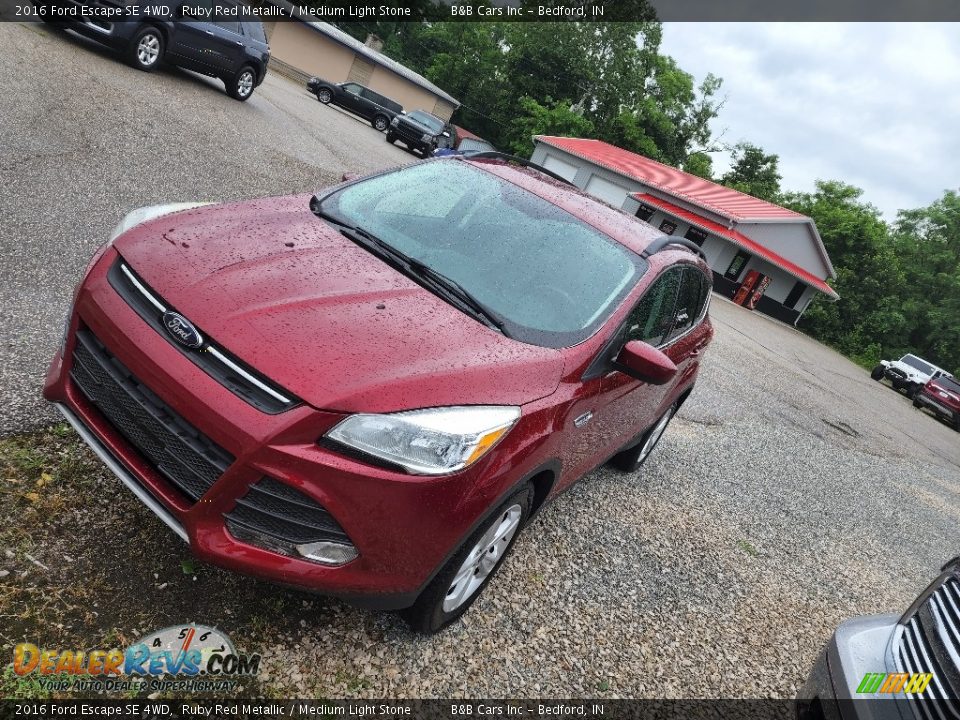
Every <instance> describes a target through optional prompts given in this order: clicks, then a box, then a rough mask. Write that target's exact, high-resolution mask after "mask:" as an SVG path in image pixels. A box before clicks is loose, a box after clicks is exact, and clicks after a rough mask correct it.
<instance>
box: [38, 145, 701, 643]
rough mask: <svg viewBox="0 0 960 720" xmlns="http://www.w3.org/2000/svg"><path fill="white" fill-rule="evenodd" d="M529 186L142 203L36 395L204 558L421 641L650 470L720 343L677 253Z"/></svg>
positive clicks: (376, 184) (499, 173) (484, 178)
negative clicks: (567, 512) (528, 553)
mask: <svg viewBox="0 0 960 720" xmlns="http://www.w3.org/2000/svg"><path fill="white" fill-rule="evenodd" d="M527 165H529V163H527ZM549 175H550V173H549V171H546V170H543V169H540V168H536V166H529V167H522V166H518V165H517V164H516V163H513V162H506V161H505V160H504V159H502V158H499V159H496V158H495V159H489V158H484V159H475V160H471V159H469V158H466V159H465V158H444V159H433V160H427V161H424V162H421V163H417V164H414V165H410V166H407V167H405V168H402V169H394V170H389V171H387V172H383V173H380V174H377V175H373V176H370V177H367V178H363V179H360V180H354V181H350V182H345V183H343V184H341V185H337V186H335V187H333V188H329V189H327V190H325V191H324V192H322V193H319V194H317V195H315V196H314V197H313V198H311V197H310V196H309V195H307V196H303V195H301V196H293V197H282V198H267V199H262V200H256V201H250V202H242V203H236V204H226V205H208V206H203V207H197V206H187V207H185V206H182V205H180V206H160V207H154V208H144V209H141V210H139V211H135V212H134V213H131V215H128V216H127V218H125V219H124V221H123V222H122V223H121V225H120V226H119V227H118V228H117V230H116V231H115V232H114V235H113V237H112V238H111V239H110V241H109V242H108V243H107V244H106V245H105V246H104V247H102V248H101V249H100V250H99V251H98V252H97V253H96V255H95V257H94V258H93V260H92V261H91V262H90V265H89V267H88V268H87V271H86V274H85V277H84V279H83V281H82V282H81V283H80V285H79V286H78V287H77V290H76V293H75V297H74V301H73V309H72V311H71V314H70V318H69V322H68V324H67V328H66V332H65V336H64V341H63V345H62V347H61V349H60V351H59V352H58V353H57V355H56V356H55V357H54V359H53V363H52V365H51V367H50V370H49V372H48V375H47V378H46V383H45V387H44V395H45V396H46V398H47V399H48V400H50V401H51V402H54V403H56V404H57V405H58V406H59V408H60V410H61V411H62V412H63V414H64V415H65V416H66V417H67V419H68V420H69V421H70V422H71V423H72V424H73V426H74V427H75V428H76V430H77V431H78V432H79V433H80V435H81V436H82V437H83V438H84V440H86V442H87V443H89V444H90V445H91V446H92V448H93V449H94V450H95V451H96V452H97V453H98V454H99V455H100V457H101V458H102V459H103V460H104V462H106V464H107V465H109V467H110V468H111V470H113V472H114V473H116V474H117V475H118V476H119V478H120V480H122V481H123V482H124V483H125V484H126V485H127V486H128V487H129V489H130V490H131V491H132V492H134V493H135V494H136V495H137V496H138V497H139V498H140V500H141V501H143V502H144V503H145V504H146V505H147V506H148V507H149V508H150V509H151V510H152V511H153V512H154V513H156V514H157V515H158V516H159V517H160V518H161V519H162V520H163V521H164V522H165V523H166V524H167V525H169V526H170V527H171V528H172V529H173V530H174V531H175V532H176V533H177V534H179V535H180V536H181V537H182V538H183V539H184V540H185V541H187V542H188V543H189V545H190V548H191V550H192V551H193V552H194V553H195V554H196V555H197V556H198V557H199V558H201V559H202V560H206V561H209V562H211V563H215V564H217V565H221V566H223V567H227V568H232V569H234V570H238V571H240V572H244V573H249V574H251V575H256V576H259V577H262V578H267V579H270V580H273V581H276V582H280V583H286V584H290V585H296V586H300V587H303V588H308V589H310V590H314V591H320V592H323V593H326V594H330V595H336V596H340V597H344V598H347V599H350V600H353V601H357V602H363V603H366V604H368V605H372V606H375V607H380V608H383V609H404V615H405V616H406V618H407V619H408V621H409V622H410V624H411V625H412V627H414V628H415V629H417V630H420V631H423V632H434V631H436V630H439V629H440V628H442V627H443V626H444V625H446V624H448V623H450V622H451V621H453V620H454V619H455V618H457V617H459V616H460V615H461V614H462V613H463V612H464V611H465V610H466V609H467V608H468V607H469V606H470V604H471V603H472V602H473V601H474V600H475V599H476V598H477V595H478V593H479V591H480V590H481V589H482V588H483V587H484V585H485V584H486V583H487V582H488V581H489V580H490V578H491V576H492V575H493V572H494V571H495V570H496V568H497V567H498V565H499V564H500V563H501V561H502V560H503V558H504V556H505V555H506V553H507V552H508V551H509V550H510V547H511V545H512V544H513V542H514V541H515V540H516V536H517V532H518V530H520V528H522V527H523V526H524V525H525V524H526V523H527V522H528V521H529V520H530V518H531V517H532V516H533V515H534V514H535V513H536V512H537V511H538V510H539V509H540V508H541V507H542V506H543V504H544V503H545V502H546V501H548V500H550V499H551V498H553V497H555V496H556V495H558V494H559V493H561V492H562V491H563V490H564V489H566V488H567V487H568V486H570V485H571V484H572V483H573V482H575V481H576V480H577V479H578V478H579V477H580V476H582V475H583V474H584V473H586V472H588V471H590V470H591V469H593V468H595V467H596V466H598V465H599V464H601V463H603V462H605V461H608V460H612V461H613V462H614V463H615V464H616V465H617V466H619V467H621V468H623V469H625V470H628V471H629V470H634V469H636V468H638V467H639V466H640V465H641V464H642V463H643V462H644V460H646V459H647V457H648V456H649V454H650V452H651V451H652V450H653V449H654V447H655V446H656V444H657V442H658V441H659V440H660V437H661V436H662V435H663V432H664V430H665V429H666V427H667V425H668V423H669V422H670V419H671V418H672V417H673V415H674V413H676V411H677V409H678V408H679V407H680V405H681V404H682V403H683V402H684V400H686V398H687V397H688V395H689V394H690V392H691V390H692V389H693V385H694V382H695V381H696V378H697V371H698V369H699V366H700V360H701V357H702V353H703V351H704V349H705V348H706V346H707V344H708V343H709V341H710V339H711V337H712V335H713V329H712V327H711V324H710V321H709V320H708V318H707V307H708V299H709V295H710V271H709V269H708V267H707V265H706V264H705V263H704V261H703V260H702V259H701V258H700V257H698V255H697V254H696V253H697V252H698V248H696V246H695V245H693V244H692V243H690V242H689V241H686V240H683V239H678V238H671V237H667V236H663V235H661V234H660V233H658V232H656V231H655V230H653V228H651V227H650V226H649V225H647V224H645V223H643V222H641V221H639V220H637V219H636V218H633V217H630V216H628V215H626V214H624V213H622V212H620V211H618V210H615V209H613V208H611V207H609V206H607V205H604V204H602V203H600V202H598V201H597V200H595V199H593V198H591V197H589V196H587V195H585V194H583V193H581V192H580V191H578V190H577V189H576V188H573V187H571V186H569V185H565V184H562V183H561V182H558V181H557V180H556V179H554V178H551V177H549Z"/></svg>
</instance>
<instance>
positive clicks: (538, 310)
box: [322, 159, 646, 348]
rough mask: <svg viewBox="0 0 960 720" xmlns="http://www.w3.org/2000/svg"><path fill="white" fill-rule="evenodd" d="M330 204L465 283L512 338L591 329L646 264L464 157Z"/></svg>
mask: <svg viewBox="0 0 960 720" xmlns="http://www.w3.org/2000/svg"><path fill="white" fill-rule="evenodd" d="M322 209H323V211H324V212H327V213H329V214H331V215H333V216H334V217H336V218H338V219H342V220H343V222H345V223H348V224H350V225H354V226H359V227H362V228H363V229H364V230H366V231H368V232H370V233H373V234H374V235H376V236H377V237H379V238H380V240H382V241H383V242H385V243H387V244H388V245H390V246H392V247H393V248H395V249H397V250H399V251H401V252H402V253H404V254H405V255H409V256H410V257H412V258H414V259H415V260H418V261H420V262H422V263H424V264H425V265H428V266H429V267H430V268H432V269H433V270H435V271H437V272H439V273H441V274H443V275H445V276H446V277H448V278H450V279H451V280H453V281H454V282H456V283H458V284H459V285H461V286H462V287H463V288H464V289H465V290H466V291H467V292H469V293H470V295H472V296H473V297H474V298H475V299H476V300H477V301H479V302H480V303H482V304H483V305H484V306H485V307H486V308H489V310H491V311H492V312H493V313H495V314H496V315H497V316H498V319H499V320H501V321H502V324H503V328H504V330H505V332H506V334H507V335H509V336H510V337H512V338H515V339H517V340H520V341H522V342H527V343H531V344H535V345H542V346H544V347H554V348H557V347H568V346H570V345H576V344H577V343H579V342H582V341H583V340H585V339H586V338H588V337H590V335H592V334H593V333H594V332H595V331H596V330H597V329H598V328H599V327H600V325H601V324H602V323H603V321H604V320H605V319H606V318H607V316H608V315H609V314H610V313H611V312H612V311H613V310H614V308H616V306H617V304H618V302H619V301H620V300H621V299H622V298H623V297H624V296H625V295H626V294H627V293H628V292H629V291H630V288H631V287H633V285H634V284H635V282H636V280H637V278H639V277H640V276H641V275H642V274H643V272H644V271H645V270H646V263H645V262H644V261H643V260H642V259H641V258H640V256H639V255H636V254H635V253H633V252H631V251H630V250H628V249H627V248H625V247H624V246H623V245H620V244H619V243H617V242H616V241H614V240H612V239H610V238H609V237H607V236H606V235H604V234H602V233H600V232H599V231H597V230H595V229H594V228H592V227H590V226H589V225H587V224H586V223H584V222H581V221H580V220H578V219H577V218H575V217H574V216H573V215H571V214H570V213H568V212H566V211H565V210H562V209H560V208H559V207H557V206H556V205H553V204H552V203H549V202H547V201H546V200H543V199H542V198H539V197H537V196H536V195H534V194H532V193H530V192H528V191H526V190H523V189H521V188H519V187H517V186H516V185H512V184H511V183H508V182H505V181H503V180H501V179H500V178H498V177H497V176H495V175H493V174H491V173H488V172H484V171H483V170H479V169H477V168H475V167H473V166H472V165H470V164H468V163H466V162H462V161H459V160H453V159H443V160H434V161H431V162H425V163H420V164H417V165H412V166H410V167H407V168H403V169H401V170H397V171H394V172H390V173H387V174H385V175H380V176H377V177H373V178H370V179H369V180H363V181H361V182H359V183H356V184H354V185H349V186H347V187H345V188H343V189H342V190H339V191H337V192H335V193H333V194H332V195H330V196H328V197H327V198H325V199H324V200H323V203H322Z"/></svg>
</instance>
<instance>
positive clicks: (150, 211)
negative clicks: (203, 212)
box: [107, 202, 213, 246]
mask: <svg viewBox="0 0 960 720" xmlns="http://www.w3.org/2000/svg"><path fill="white" fill-rule="evenodd" d="M212 204H213V203H210V202H185V203H166V204H164V205H147V206H146V207H142V208H137V209H136V210H131V211H130V212H128V213H127V214H126V215H125V216H124V218H123V220H121V221H120V223H119V224H118V225H117V226H116V227H115V228H114V229H113V232H112V233H110V239H109V240H108V241H107V245H108V246H109V245H110V243H112V242H113V241H114V240H116V239H117V238H118V237H120V236H121V235H122V234H123V233H125V232H126V231H127V230H129V229H130V228H133V227H136V226H137V225H140V224H142V223H145V222H147V221H148V220H153V219H155V218H158V217H160V216H162V215H169V214H170V213H175V212H180V211H181V210H190V209H192V208H197V207H203V206H204V205H212Z"/></svg>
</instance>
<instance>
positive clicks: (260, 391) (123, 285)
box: [107, 258, 300, 415]
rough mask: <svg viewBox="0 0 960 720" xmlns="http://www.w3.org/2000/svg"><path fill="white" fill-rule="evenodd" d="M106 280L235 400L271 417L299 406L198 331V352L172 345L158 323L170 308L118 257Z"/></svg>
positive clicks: (147, 321)
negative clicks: (236, 398) (199, 343)
mask: <svg viewBox="0 0 960 720" xmlns="http://www.w3.org/2000/svg"><path fill="white" fill-rule="evenodd" d="M107 280H108V281H109V282H110V285H111V286H112V287H113V289H114V290H116V291H117V294H118V295H119V296H120V297H122V298H123V299H124V300H125V301H126V302H127V304H128V305H130V307H131V308H133V310H134V311H135V312H136V313H137V314H138V315H139V316H140V317H141V318H143V320H144V321H145V322H146V323H147V324H148V325H150V327H152V328H153V329H154V330H156V331H157V332H158V333H159V334H160V336H161V337H163V338H164V339H166V340H167V342H169V343H170V344H171V345H172V346H173V347H174V348H176V349H177V350H179V351H180V352H181V353H183V356H184V357H185V358H187V359H188V360H190V362H192V363H193V364H194V365H196V366H197V367H199V368H200V369H201V370H203V371H204V372H205V373H207V375H209V376H210V377H212V378H213V379H214V380H216V381H217V382H218V383H220V384H221V385H223V386H224V387H225V388H227V390H229V391H230V392H232V393H233V394H234V395H236V396H237V397H239V398H241V399H243V400H245V401H246V402H248V403H250V404H251V405H253V406H254V407H255V408H257V409H258V410H260V411H261V412H265V413H269V414H271V415H275V414H277V413H281V412H285V411H287V410H289V409H290V408H293V407H296V406H297V405H299V404H300V400H299V399H297V398H296V397H294V396H293V394H292V393H290V392H288V391H287V390H285V389H283V388H281V387H279V386H278V385H277V384H276V383H274V382H272V381H270V380H268V379H267V378H265V377H264V376H263V375H261V374H260V373H259V372H257V371H256V370H255V369H254V368H252V367H250V366H249V365H247V364H246V363H244V362H243V361H242V360H240V358H238V357H236V356H235V355H233V354H232V353H230V352H229V351H228V350H226V349H225V348H223V347H222V346H220V345H217V344H216V343H214V342H212V341H210V339H209V338H207V335H206V333H204V332H203V331H202V329H201V330H200V335H201V337H203V338H207V340H206V341H205V342H204V344H203V346H202V347H200V348H198V349H192V348H187V347H185V346H184V345H181V344H180V343H178V342H175V341H174V340H173V338H172V337H171V336H170V334H169V333H168V332H167V329H166V328H165V327H164V325H163V321H162V315H163V313H164V311H166V310H169V309H171V308H170V305H169V304H168V303H167V302H166V300H164V299H163V298H161V297H160V296H159V295H157V293H155V292H154V291H153V289H152V288H150V287H149V286H148V285H147V283H146V281H144V280H143V279H142V278H140V277H138V276H137V274H136V273H134V272H133V270H132V269H131V268H130V267H129V266H127V265H126V263H125V262H124V261H123V259H122V258H118V259H117V261H116V262H115V263H114V264H113V267H111V268H110V270H109V272H108V273H107Z"/></svg>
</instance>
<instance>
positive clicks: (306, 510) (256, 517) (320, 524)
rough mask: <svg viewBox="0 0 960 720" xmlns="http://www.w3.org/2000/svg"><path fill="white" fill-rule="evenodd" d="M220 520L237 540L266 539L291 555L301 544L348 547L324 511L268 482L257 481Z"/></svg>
mask: <svg viewBox="0 0 960 720" xmlns="http://www.w3.org/2000/svg"><path fill="white" fill-rule="evenodd" d="M224 517H225V518H226V520H227V527H228V528H230V531H231V532H232V533H233V534H234V535H236V536H237V537H238V538H239V539H241V540H243V539H245V535H247V534H253V535H258V536H263V535H267V536H269V537H270V538H272V539H274V540H276V541H277V542H276V543H275V545H276V547H272V548H271V549H275V550H277V551H278V552H285V554H293V551H294V547H295V546H296V545H299V544H302V543H310V542H319V541H321V540H327V541H330V542H339V543H349V542H350V540H349V538H347V534H346V533H345V532H344V531H343V528H341V527H340V525H339V524H338V523H337V521H336V520H334V519H333V516H332V515H330V513H329V512H327V510H326V509H325V508H324V507H323V506H322V505H320V504H319V503H317V502H316V501H314V500H312V499H311V498H309V497H307V496H306V495H304V494H303V493H301V492H300V491H299V490H296V489H294V488H292V487H291V486H289V485H287V484H286V483H282V482H279V481H277V480H274V479H272V478H268V477H265V478H261V479H260V480H258V481H257V482H255V483H253V484H252V485H251V486H250V490H249V492H248V493H247V494H246V495H244V496H243V497H241V498H239V499H238V500H237V504H236V506H235V507H234V508H233V510H231V511H230V512H229V513H226V515H224Z"/></svg>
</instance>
